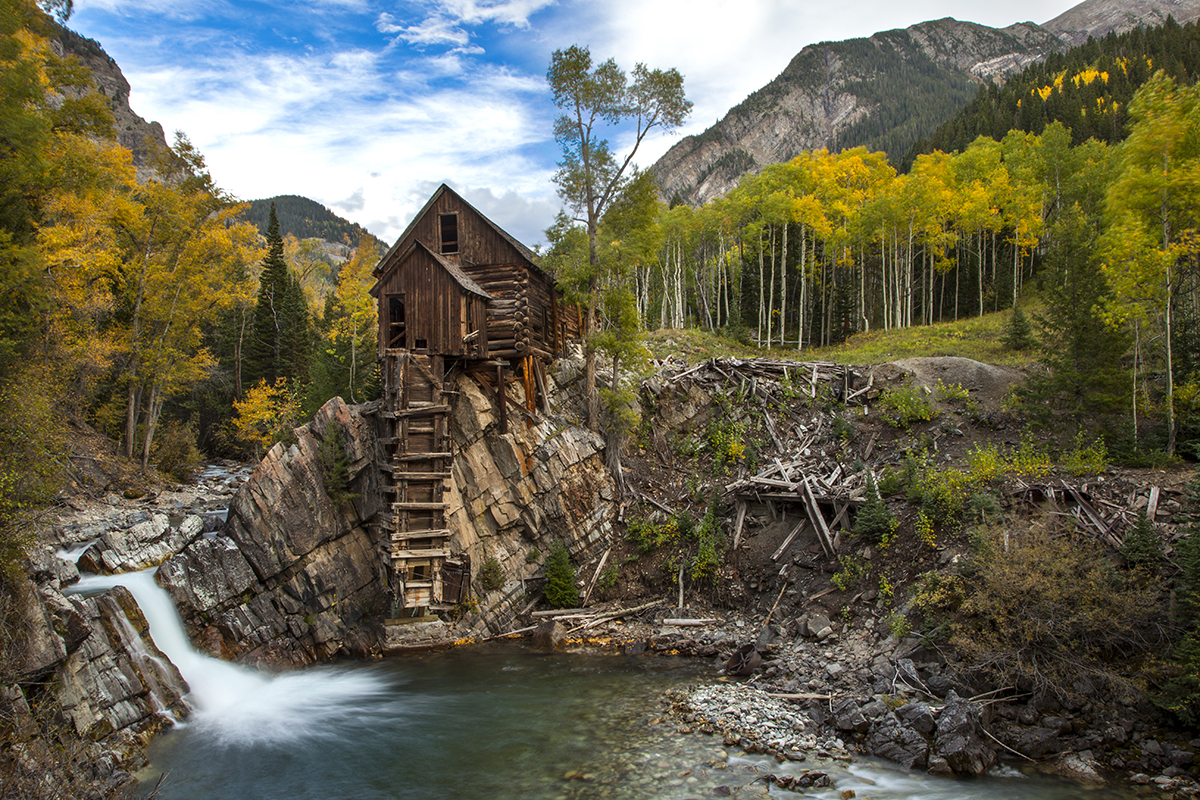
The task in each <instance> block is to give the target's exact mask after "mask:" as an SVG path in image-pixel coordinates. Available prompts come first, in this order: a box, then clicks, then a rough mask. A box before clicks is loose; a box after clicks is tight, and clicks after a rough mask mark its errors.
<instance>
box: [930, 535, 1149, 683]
mask: <svg viewBox="0 0 1200 800" xmlns="http://www.w3.org/2000/svg"><path fill="white" fill-rule="evenodd" d="M1048 520H1049V518H1048ZM988 535H989V536H990V538H991V539H992V541H991V542H990V543H988V545H987V546H983V547H980V548H978V555H977V556H976V560H977V562H978V563H977V564H976V565H975V567H976V575H975V577H974V578H973V580H972V582H971V584H970V587H969V590H968V592H967V595H966V598H965V600H964V601H963V603H962V605H961V607H960V608H959V614H958V617H957V620H956V623H955V625H954V634H953V638H952V643H953V644H954V645H955V646H956V647H958V649H959V650H960V651H961V652H962V653H963V654H964V655H965V656H966V657H967V658H968V659H970V660H971V661H973V662H975V663H976V664H977V665H979V669H980V670H982V671H983V672H985V673H987V674H988V675H989V676H990V677H991V678H992V679H993V680H994V681H995V682H996V683H997V684H998V685H999V684H1006V685H1016V684H1017V683H1018V682H1020V683H1025V684H1027V685H1029V686H1031V687H1032V688H1033V689H1034V690H1035V691H1036V692H1037V693H1038V694H1039V695H1040V694H1046V693H1051V694H1054V695H1057V696H1059V697H1066V696H1069V695H1071V694H1072V692H1073V688H1072V687H1073V685H1074V683H1075V682H1076V681H1077V680H1078V679H1079V678H1080V677H1083V676H1088V675H1090V676H1092V677H1095V678H1098V679H1100V680H1101V681H1103V682H1109V683H1112V684H1118V683H1119V680H1118V679H1117V678H1116V677H1115V676H1114V674H1113V673H1112V671H1111V669H1110V668H1109V666H1108V665H1109V663H1110V662H1111V661H1112V660H1113V659H1115V658H1117V657H1129V656H1132V655H1134V654H1136V653H1139V652H1140V653H1149V652H1152V651H1153V650H1154V649H1156V648H1158V647H1160V646H1161V644H1162V643H1163V640H1164V637H1163V625H1162V623H1163V620H1162V619H1161V618H1160V616H1159V615H1160V610H1159V606H1158V604H1157V602H1156V599H1157V598H1156V594H1157V589H1151V588H1148V587H1143V586H1141V585H1139V583H1138V581H1137V580H1135V579H1134V578H1135V576H1130V575H1127V574H1125V573H1122V572H1120V571H1119V570H1115V569H1113V567H1112V566H1111V565H1110V564H1109V562H1108V561H1107V559H1105V558H1104V553H1103V551H1102V550H1101V549H1100V547H1099V546H1098V545H1097V544H1096V543H1095V542H1093V541H1092V540H1091V539H1088V538H1086V537H1082V536H1072V535H1068V534H1067V533H1065V532H1063V531H1052V530H1048V529H1040V528H1034V527H1030V528H1029V529H1027V530H1025V531H1021V532H1017V531H1012V530H1011V529H1009V531H1008V535H1007V538H1006V540H1005V541H1004V542H1000V541H998V538H999V536H1000V534H999V533H998V532H988Z"/></svg>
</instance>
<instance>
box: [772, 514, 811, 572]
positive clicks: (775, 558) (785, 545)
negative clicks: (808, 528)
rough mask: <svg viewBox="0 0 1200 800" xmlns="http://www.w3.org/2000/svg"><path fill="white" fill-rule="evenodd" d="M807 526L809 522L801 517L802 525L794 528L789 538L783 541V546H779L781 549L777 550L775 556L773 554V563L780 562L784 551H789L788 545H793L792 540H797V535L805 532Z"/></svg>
mask: <svg viewBox="0 0 1200 800" xmlns="http://www.w3.org/2000/svg"><path fill="white" fill-rule="evenodd" d="M807 524H808V520H806V519H804V518H803V517H801V519H800V523H799V524H798V525H796V527H794V528H792V532H791V533H789V534H788V535H787V538H786V539H784V540H783V544H781V545H779V549H778V550H776V551H775V552H774V554H772V556H771V560H772V561H778V560H779V557H780V556H781V555H783V551H784V550H787V548H788V545H790V544H791V543H792V540H793V539H795V538H796V535H797V534H799V533H800V531H802V530H804V526H805V525H807Z"/></svg>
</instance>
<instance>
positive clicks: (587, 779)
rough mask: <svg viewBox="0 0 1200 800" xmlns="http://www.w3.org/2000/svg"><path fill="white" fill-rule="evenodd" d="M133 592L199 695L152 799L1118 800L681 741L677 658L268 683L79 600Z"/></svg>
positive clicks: (355, 673)
mask: <svg viewBox="0 0 1200 800" xmlns="http://www.w3.org/2000/svg"><path fill="white" fill-rule="evenodd" d="M115 583H121V584H124V585H126V586H128V587H129V589H130V591H132V592H133V593H134V595H135V596H136V597H137V598H138V602H139V604H140V605H141V606H142V609H143V611H144V612H145V613H146V616H147V618H148V620H149V622H150V625H151V634H152V636H153V637H154V639H155V642H156V643H157V644H158V646H159V648H160V649H162V650H163V652H164V653H166V654H167V655H168V656H169V657H170V658H171V660H172V661H174V662H175V663H176V665H178V666H179V667H180V670H181V672H183V674H184V677H185V678H187V680H188V682H189V684H190V686H191V687H192V694H191V695H190V696H189V700H190V701H191V704H192V705H193V707H194V708H195V711H194V713H193V714H192V715H191V716H189V717H188V719H187V720H185V721H184V722H182V723H180V724H179V725H178V726H177V727H176V728H175V729H174V730H172V731H170V732H168V733H166V734H164V735H163V736H160V737H159V738H158V739H157V740H156V741H155V742H154V744H153V745H152V746H151V750H150V763H151V766H150V768H149V769H147V770H145V771H144V773H143V774H141V775H140V776H139V777H140V778H142V780H143V787H144V789H145V790H148V789H149V788H150V787H151V786H153V785H154V783H155V782H156V781H157V780H158V778H159V776H160V775H161V776H164V777H163V780H162V784H161V786H160V788H159V791H158V795H157V797H159V798H161V800H201V799H202V798H203V800H224V799H226V798H228V800H435V799H436V800H444V799H445V798H465V799H468V800H475V799H476V798H478V800H484V799H485V798H487V799H489V800H491V799H494V798H498V799H500V800H506V799H507V798H522V800H524V799H525V798H529V800H542V799H543V798H544V799H546V800H559V799H561V800H576V799H579V800H582V799H584V798H589V799H590V798H611V799H612V800H684V799H685V798H711V797H735V798H751V797H756V798H764V797H779V798H783V797H818V798H827V799H828V800H834V799H835V798H841V797H842V796H843V792H845V791H847V790H852V791H853V792H854V795H853V796H855V797H857V798H874V799H875V800H900V799H901V798H904V799H908V800H916V799H918V798H919V799H920V800H1010V799H1011V798H1029V799H1030V800H1073V798H1080V799H1082V798H1088V799H1089V800H1124V799H1125V798H1132V797H1136V796H1138V795H1137V794H1135V793H1134V792H1132V791H1130V790H1128V789H1125V788H1124V787H1121V788H1117V789H1088V788H1085V787H1082V786H1079V785H1077V784H1074V783H1070V782H1067V781H1062V780H1058V779H1054V778H1049V777H1045V776H1038V775H1032V776H1027V775H1023V774H1021V773H1019V772H1017V771H1016V770H1013V769H1008V768H1002V769H1000V770H999V771H998V773H997V774H994V775H989V776H985V777H983V778H980V779H972V780H954V779H946V778H934V777H931V776H928V775H925V774H922V773H908V772H904V771H901V770H896V769H892V768H889V767H888V766H887V765H885V764H881V763H879V762H874V761H869V760H864V761H855V762H853V763H850V764H842V763H838V762H829V763H825V762H821V761H818V760H817V759H815V758H810V759H809V760H808V761H805V762H801V763H796V764H777V763H775V761H774V760H773V759H769V758H766V757H764V756H758V755H747V754H745V753H743V752H741V751H740V750H738V749H736V748H732V749H728V748H725V747H724V746H723V745H722V742H721V740H720V739H719V738H715V737H711V736H705V735H703V734H694V733H684V732H681V730H680V723H679V721H678V720H675V719H673V718H671V717H670V716H668V715H667V713H666V708H667V706H666V702H665V698H664V696H663V692H664V691H665V690H667V689H669V688H672V687H675V688H679V687H682V686H686V685H689V684H695V683H698V682H702V681H712V680H718V676H717V675H716V674H715V673H714V672H713V665H712V664H711V663H707V662H704V663H701V662H695V661H690V660H685V659H678V658H658V657H644V656H643V657H639V658H627V657H624V656H616V655H582V654H564V653H538V652H534V651H531V650H528V649H525V648H523V647H519V646H516V645H512V644H504V645H496V646H478V647H471V648H461V649H458V650H454V651H450V652H443V653H431V654H427V655H421V656H407V657H403V658H399V657H398V658H389V659H385V660H383V661H381V662H377V663H371V664H357V663H343V664H339V665H336V666H330V667H319V668H314V669H308V670H302V671H299V672H290V673H284V674H280V675H276V676H272V675H267V674H265V673H261V672H257V671H254V670H249V669H246V668H243V667H239V666H236V665H231V664H227V663H224V662H220V661H216V660H215V659H211V658H208V657H206V656H203V655H200V654H198V653H196V652H195V651H194V650H192V649H191V646H190V644H189V643H188V642H187V639H186V636H185V635H184V634H183V630H182V626H181V625H180V623H179V619H178V615H176V614H175V611H174V608H172V607H171V605H170V602H169V600H168V599H167V597H166V593H165V592H163V591H162V590H161V589H160V588H159V587H158V586H157V585H155V584H154V581H153V576H152V574H151V573H150V572H144V573H136V574H133V575H122V576H115V577H113V578H95V577H87V578H85V579H84V581H83V583H82V585H81V586H80V587H79V590H80V591H99V590H102V589H103V588H106V587H107V586H110V585H113V584H115ZM808 769H817V770H822V771H826V772H828V773H829V774H830V776H831V777H832V778H833V780H834V787H833V788H825V789H817V790H809V792H808V793H807V794H798V793H795V792H789V791H785V790H783V789H780V788H778V787H775V786H771V785H768V783H767V782H766V781H765V780H764V776H765V775H767V774H771V773H776V774H778V773H782V772H793V773H800V772H802V771H804V770H808Z"/></svg>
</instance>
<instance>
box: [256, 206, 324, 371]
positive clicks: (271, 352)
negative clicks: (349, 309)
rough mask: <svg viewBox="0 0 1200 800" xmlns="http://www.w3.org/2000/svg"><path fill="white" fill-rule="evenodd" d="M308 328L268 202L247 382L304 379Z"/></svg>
mask: <svg viewBox="0 0 1200 800" xmlns="http://www.w3.org/2000/svg"><path fill="white" fill-rule="evenodd" d="M311 328H312V322H311V320H310V319H309V313H308V302H307V301H306V300H305V298H304V290H303V288H301V286H300V282H299V281H298V280H297V279H296V277H295V276H294V275H292V272H291V270H290V269H288V264H287V260H286V259H284V257H283V237H282V236H281V235H280V233H279V219H278V218H277V217H276V216H275V204H274V203H272V204H271V216H270V218H269V220H268V222H267V256H266V258H265V259H263V270H262V276H261V277H260V278H259V283H258V298H257V300H256V301H255V304H254V327H253V334H252V336H251V339H250V347H249V348H248V349H249V354H248V358H247V365H246V366H247V369H246V372H247V373H248V374H249V381H248V382H249V383H251V384H253V383H256V382H257V381H259V380H265V381H266V382H267V383H274V382H275V381H276V380H277V379H279V378H289V379H290V378H296V379H300V380H304V379H306V378H307V377H308V360H309V351H310V349H311V341H312V336H311Z"/></svg>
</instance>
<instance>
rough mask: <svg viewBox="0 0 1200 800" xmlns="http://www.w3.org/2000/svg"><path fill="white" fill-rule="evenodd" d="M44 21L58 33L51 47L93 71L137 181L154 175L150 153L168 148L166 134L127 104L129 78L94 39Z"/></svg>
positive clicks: (158, 125)
mask: <svg viewBox="0 0 1200 800" xmlns="http://www.w3.org/2000/svg"><path fill="white" fill-rule="evenodd" d="M47 24H49V25H52V26H53V27H55V28H57V30H58V35H57V37H56V38H55V39H54V41H53V46H55V47H56V48H58V49H59V50H60V52H59V54H60V55H73V56H75V57H77V58H78V59H79V60H80V61H81V62H83V65H84V66H85V67H87V68H88V69H89V70H91V72H92V82H93V83H94V84H95V85H96V89H97V90H98V91H99V92H100V94H101V95H103V96H104V97H107V98H108V105H109V109H110V110H111V111H112V114H113V118H114V119H115V121H116V125H115V127H116V134H117V141H118V142H119V143H120V144H121V146H122V147H124V148H126V149H127V150H129V151H130V152H131V153H133V165H134V166H135V167H136V168H137V176H138V180H139V181H145V180H148V179H149V178H150V177H152V176H153V175H154V169H153V168H152V167H151V160H152V159H151V156H152V153H153V152H154V151H155V150H160V149H165V148H166V147H167V137H166V135H165V134H164V133H163V127H162V125H160V124H158V123H157V122H147V121H146V120H144V119H142V117H141V116H139V115H138V114H137V113H136V112H135V111H134V110H133V109H132V108H131V107H130V105H129V81H127V80H126V79H125V76H124V74H122V73H121V68H120V67H119V66H117V62H116V61H114V60H113V58H112V56H110V55H109V54H108V53H106V52H104V48H103V47H101V46H100V44H99V43H98V42H97V41H96V40H94V39H88V38H86V37H83V36H80V35H79V34H78V33H75V31H73V30H70V29H69V28H64V27H62V26H61V25H58V24H57V23H55V22H51V21H48V22H47Z"/></svg>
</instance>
